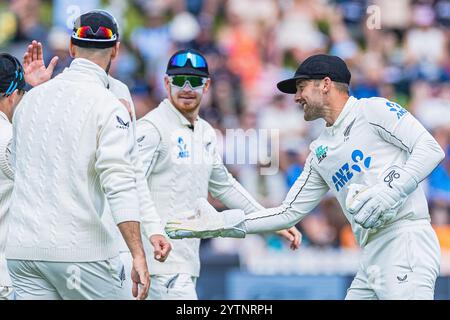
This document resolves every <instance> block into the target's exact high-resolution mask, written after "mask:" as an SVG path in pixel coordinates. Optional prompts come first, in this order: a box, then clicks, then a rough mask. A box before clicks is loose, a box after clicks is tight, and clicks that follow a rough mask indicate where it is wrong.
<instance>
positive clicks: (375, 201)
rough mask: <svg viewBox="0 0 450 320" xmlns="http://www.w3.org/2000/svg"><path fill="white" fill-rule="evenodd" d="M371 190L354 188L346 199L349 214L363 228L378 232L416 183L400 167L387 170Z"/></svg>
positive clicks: (351, 187) (362, 187) (358, 186)
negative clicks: (377, 229)
mask: <svg viewBox="0 0 450 320" xmlns="http://www.w3.org/2000/svg"><path fill="white" fill-rule="evenodd" d="M378 181H379V182H378V183H377V184H375V185H374V186H372V187H368V186H364V185H358V184H352V185H350V186H349V192H348V194H347V198H346V207H347V210H348V211H349V212H350V213H351V214H353V217H354V219H355V222H356V223H358V224H360V225H361V226H362V227H363V228H366V229H370V228H379V227H380V226H381V225H383V224H384V223H385V222H387V221H388V220H390V219H392V218H393V217H394V216H395V215H396V214H397V212H398V209H399V208H400V207H401V206H402V205H403V203H404V202H405V200H406V198H407V196H408V195H409V194H410V193H411V192H412V191H414V190H415V188H417V182H416V181H415V180H414V178H413V177H412V176H411V175H410V174H409V173H407V172H406V171H405V170H403V169H402V168H400V167H398V166H392V167H390V168H388V169H387V170H386V171H385V172H383V174H382V175H381V176H380V177H379V179H378Z"/></svg>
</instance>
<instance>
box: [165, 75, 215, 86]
mask: <svg viewBox="0 0 450 320" xmlns="http://www.w3.org/2000/svg"><path fill="white" fill-rule="evenodd" d="M206 79H207V78H205V77H199V76H187V75H176V76H170V77H169V80H170V84H171V85H173V86H175V87H178V88H184V86H185V85H186V82H187V83H189V85H190V86H191V88H192V89H197V88H201V87H203V86H204V85H205V84H206Z"/></svg>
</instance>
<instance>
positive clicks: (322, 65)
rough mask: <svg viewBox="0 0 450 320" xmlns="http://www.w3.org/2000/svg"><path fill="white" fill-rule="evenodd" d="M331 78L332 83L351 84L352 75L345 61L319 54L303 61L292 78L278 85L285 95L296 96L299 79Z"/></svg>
mask: <svg viewBox="0 0 450 320" xmlns="http://www.w3.org/2000/svg"><path fill="white" fill-rule="evenodd" d="M325 77H329V78H330V79H331V80H332V81H336V82H342V83H346V84H350V78H351V74H350V71H349V70H348V68H347V65H346V64H345V62H344V60H342V59H341V58H339V57H337V56H332V55H328V54H317V55H314V56H310V57H308V58H307V59H306V60H305V61H303V62H302V63H301V64H300V65H299V67H298V68H297V71H295V74H294V76H293V77H292V78H290V79H286V80H283V81H280V82H278V83H277V88H278V90H280V91H281V92H284V93H292V94H295V93H296V92H297V88H296V82H297V80H299V79H306V80H313V79H323V78H325Z"/></svg>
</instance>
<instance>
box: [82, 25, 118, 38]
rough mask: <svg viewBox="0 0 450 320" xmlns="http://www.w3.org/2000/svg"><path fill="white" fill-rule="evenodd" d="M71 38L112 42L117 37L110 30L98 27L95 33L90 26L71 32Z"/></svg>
mask: <svg viewBox="0 0 450 320" xmlns="http://www.w3.org/2000/svg"><path fill="white" fill-rule="evenodd" d="M73 36H74V37H75V38H78V39H84V40H86V39H92V40H95V41H102V40H107V41H112V40H117V35H116V34H114V33H113V31H112V30H111V29H110V28H106V27H99V28H98V30H97V31H96V32H94V31H93V30H92V28H91V27H90V26H83V27H79V28H77V29H76V30H74V32H73Z"/></svg>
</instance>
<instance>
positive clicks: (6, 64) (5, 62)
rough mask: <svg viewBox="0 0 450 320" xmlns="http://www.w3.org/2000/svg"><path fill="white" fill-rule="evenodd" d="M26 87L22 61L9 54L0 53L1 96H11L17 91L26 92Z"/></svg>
mask: <svg viewBox="0 0 450 320" xmlns="http://www.w3.org/2000/svg"><path fill="white" fill-rule="evenodd" d="M25 85H26V83H25V77H24V71H23V67H22V65H21V64H20V61H19V60H18V59H17V58H16V57H14V56H12V55H10V54H8V53H0V96H9V95H10V94H11V93H13V92H14V90H16V89H19V90H25Z"/></svg>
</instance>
